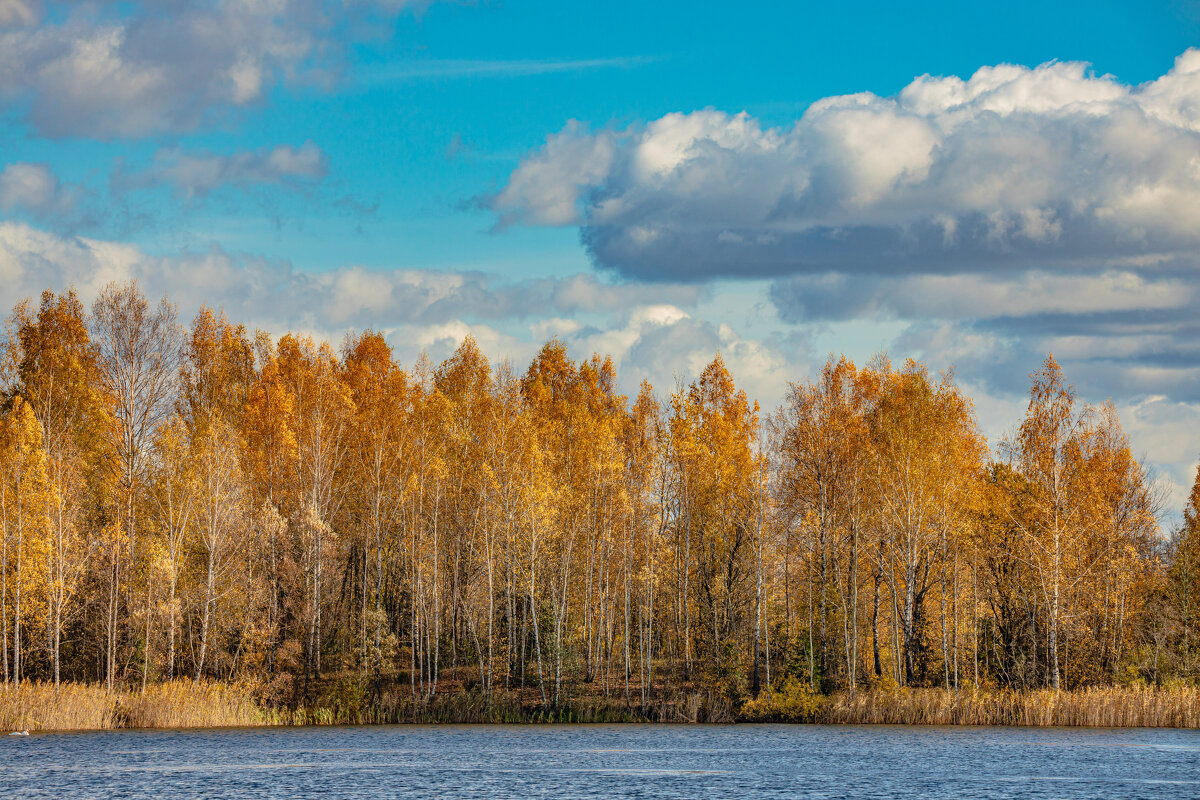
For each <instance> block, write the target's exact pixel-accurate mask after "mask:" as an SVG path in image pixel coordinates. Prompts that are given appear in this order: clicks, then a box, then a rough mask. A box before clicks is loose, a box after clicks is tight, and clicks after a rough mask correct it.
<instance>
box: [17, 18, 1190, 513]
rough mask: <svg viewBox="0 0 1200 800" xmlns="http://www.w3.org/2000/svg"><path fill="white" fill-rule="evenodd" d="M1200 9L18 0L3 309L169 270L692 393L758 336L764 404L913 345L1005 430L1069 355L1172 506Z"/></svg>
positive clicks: (404, 338)
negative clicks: (550, 339)
mask: <svg viewBox="0 0 1200 800" xmlns="http://www.w3.org/2000/svg"><path fill="white" fill-rule="evenodd" d="M1198 34H1200V4H1197V3H1194V2H1182V0H1180V1H1179V2H1174V1H1172V2H1161V3H1134V2H1095V3H1091V4H1088V5H1087V6H1086V8H1085V7H1083V6H1078V5H1075V4H1043V3H1036V4H1035V3H1018V2H1010V3H1007V4H1003V5H996V4H964V3H947V2H939V3H925V4H919V5H914V4H895V3H882V2H861V3H845V4H832V3H821V4H799V3H797V4H785V3H758V2H746V3H740V4H737V5H734V6H731V5H727V4H719V5H718V4H715V3H706V2H690V3H649V4H647V3H627V2H610V3H605V4H597V3H586V4H585V3H576V4H571V3H549V2H532V1H526V2H522V1H520V0H508V1H507V2H480V3H451V2H427V3H420V4H412V3H404V2H395V1H394V0H275V1H274V2H267V1H266V0H170V1H169V2H160V3H148V2H108V1H107V0H97V1H96V2H56V1H55V0H0V275H5V276H6V277H7V278H8V280H7V281H6V283H7V287H0V301H2V302H4V303H5V304H11V303H12V302H15V301H16V300H17V299H19V298H20V297H21V296H23V295H27V294H31V293H35V292H37V291H39V290H40V289H41V288H42V287H43V286H44V285H51V286H55V287H56V288H58V287H59V285H63V284H67V283H71V284H73V285H76V286H77V287H78V288H79V289H80V290H81V292H82V293H83V294H84V295H85V296H86V295H88V293H89V292H94V290H95V288H96V287H97V286H98V285H99V284H100V283H102V282H103V281H105V280H109V279H112V278H120V277H138V278H139V279H140V280H142V282H143V283H144V284H145V285H146V286H147V288H148V289H149V290H151V291H162V292H167V293H169V294H170V296H171V297H172V299H173V300H175V301H176V302H177V303H178V304H179V305H180V308H181V311H182V312H183V314H184V315H185V316H189V315H190V314H191V313H193V312H194V310H195V309H196V308H197V307H198V306H199V305H200V304H201V303H210V304H214V305H219V306H222V307H225V308H226V309H227V310H228V311H229V312H230V314H231V316H234V317H237V318H239V319H245V320H246V321H248V322H249V323H251V324H253V325H259V326H262V327H264V328H267V329H270V330H273V331H277V332H278V331H282V330H285V329H288V328H294V329H299V330H304V331H308V332H312V333H314V334H316V335H319V336H325V337H329V338H331V339H334V340H337V339H340V337H341V335H342V333H343V332H344V331H345V330H346V329H347V328H352V327H358V328H361V327H366V326H372V327H377V328H381V329H383V330H385V331H387V332H388V335H389V337H390V338H391V341H392V342H393V344H394V345H395V346H396V348H397V351H398V353H400V354H401V356H402V357H403V358H405V359H406V360H411V359H414V358H416V357H417V354H418V353H419V352H421V351H422V350H424V351H427V352H428V353H429V354H430V355H432V356H433V357H435V358H438V357H441V356H443V355H445V354H446V353H447V352H449V350H450V349H452V348H453V347H454V346H455V344H456V343H457V341H458V340H459V339H460V338H461V336H462V335H463V334H465V332H466V331H468V330H470V331H473V332H474V333H475V335H476V336H477V337H478V338H479V339H480V341H481V343H482V344H483V345H484V347H485V349H487V351H488V352H489V354H490V355H492V356H493V357H494V358H497V359H503V358H511V359H513V360H514V361H515V362H517V364H518V366H520V363H521V361H522V360H524V359H527V358H528V356H529V355H530V354H531V353H532V351H533V349H534V348H536V346H537V345H538V344H539V343H540V342H541V341H542V340H544V339H545V338H546V337H547V336H549V335H558V336H560V337H562V338H564V339H565V340H566V341H567V342H568V344H569V345H570V346H571V347H572V348H573V350H574V351H575V354H576V355H577V356H579V357H585V356H587V355H588V354H590V352H591V350H592V349H600V350H606V351H609V352H613V353H614V355H615V356H616V358H617V359H618V362H619V363H620V366H621V369H622V373H623V375H625V384H626V387H627V388H629V389H633V388H634V387H636V383H637V381H639V380H641V379H643V378H647V379H650V380H652V381H653V382H654V383H655V385H656V386H658V387H659V388H660V389H661V390H662V391H664V392H665V391H669V390H670V389H671V388H672V387H673V385H674V384H675V383H676V382H677V381H680V380H687V379H688V378H690V377H691V375H693V374H694V373H695V371H696V370H697V369H698V367H699V366H700V365H702V364H703V363H704V362H705V361H707V360H708V359H711V357H712V355H713V353H714V352H715V351H716V350H718V349H720V350H721V351H722V353H723V354H724V355H725V357H726V359H727V361H729V362H730V364H731V366H732V368H733V370H734V373H735V377H736V378H738V379H739V381H741V382H742V383H743V384H745V385H746V386H747V387H748V388H749V389H750V390H751V392H752V393H753V394H755V395H757V396H759V397H760V398H761V399H762V401H763V403H764V405H766V406H771V405H774V404H775V403H776V402H778V400H779V399H780V398H781V396H782V394H783V392H784V390H785V388H786V383H787V381H788V380H796V379H803V378H805V377H807V375H808V374H810V373H811V371H812V370H813V369H814V368H816V367H817V366H819V364H820V363H821V362H822V361H823V360H824V357H825V355H826V354H827V353H829V352H831V351H843V350H844V351H847V352H848V353H850V354H851V355H853V356H854V357H856V358H859V359H866V358H868V357H869V356H870V355H871V354H872V353H874V352H876V351H879V350H887V351H888V352H889V353H891V354H892V355H893V356H894V357H903V356H905V355H914V356H916V357H920V358H924V359H926V360H927V361H929V363H930V364H931V365H932V366H934V367H935V368H937V369H942V368H948V367H953V368H954V369H955V370H956V372H957V374H958V376H959V379H960V381H961V382H962V383H964V385H966V386H967V387H968V388H969V390H970V391H972V393H973V394H974V395H975V396H976V397H977V400H978V407H979V414H980V420H981V423H982V425H983V427H984V429H985V431H987V432H988V434H989V437H990V438H992V439H993V440H994V439H995V438H997V437H998V436H999V435H1001V434H1002V433H1003V432H1004V430H1005V429H1006V428H1007V427H1008V426H1010V425H1011V424H1012V423H1013V422H1014V421H1015V419H1016V417H1017V416H1018V415H1019V413H1020V411H1021V407H1022V393H1023V391H1024V384H1025V381H1026V376H1027V375H1028V373H1029V372H1030V371H1032V370H1033V369H1034V368H1035V367H1036V366H1037V362H1038V361H1039V360H1040V358H1042V357H1044V354H1045V352H1046V351H1048V350H1054V351H1055V352H1056V354H1058V355H1059V356H1060V358H1061V359H1062V360H1063V361H1064V363H1065V365H1066V368H1067V371H1068V377H1069V378H1071V379H1072V380H1074V381H1075V382H1076V383H1077V384H1078V386H1079V387H1080V390H1081V393H1082V394H1083V395H1084V396H1085V397H1086V398H1087V399H1089V400H1091V401H1093V402H1101V401H1104V400H1105V399H1107V398H1112V399H1113V400H1114V402H1116V403H1117V404H1118V406H1119V408H1120V409H1121V411H1122V415H1123V419H1124V421H1125V424H1126V427H1127V429H1128V430H1129V431H1130V432H1131V435H1132V437H1133V443H1134V447H1135V450H1137V451H1138V452H1140V453H1144V454H1145V455H1146V457H1147V459H1148V461H1149V462H1150V463H1151V464H1152V465H1153V466H1154V467H1155V468H1156V470H1157V471H1158V472H1159V474H1160V475H1161V476H1162V479H1163V481H1164V486H1166V487H1167V490H1168V491H1169V492H1170V493H1171V496H1172V502H1174V501H1176V500H1178V498H1179V496H1180V492H1181V491H1182V488H1183V487H1184V485H1185V484H1187V483H1188V482H1190V475H1191V473H1192V470H1194V467H1195V464H1196V456H1197V454H1200V439H1197V438H1196V437H1194V436H1193V435H1192V434H1193V432H1194V431H1195V430H1197V429H1200V426H1198V424H1197V423H1200V349H1198V348H1197V345H1195V344H1194V341H1195V340H1196V337H1195V334H1196V333H1197V331H1196V330H1195V329H1194V323H1192V322H1191V319H1190V318H1191V316H1193V315H1192V314H1191V311H1190V309H1191V308H1193V307H1194V306H1191V305H1190V303H1191V302H1192V299H1193V297H1195V298H1200V268H1198V265H1200V240H1198V238H1197V234H1194V233H1192V232H1191V231H1192V230H1193V228H1192V227H1191V219H1190V216H1189V214H1193V213H1196V212H1193V211H1190V210H1189V209H1190V208H1191V205H1192V200H1194V199H1195V200H1200V166H1198V165H1200V54H1196V53H1195V51H1192V50H1191V49H1190V48H1191V47H1192V46H1193V45H1196V44H1200V35H1198ZM1001 65H1014V68H1009V67H1004V66H1001ZM1084 65H1087V66H1084ZM1017 67H1019V69H1017ZM922 76H928V77H927V78H922ZM972 76H975V77H972ZM957 79H961V80H957ZM861 93H869V94H861ZM847 95H854V96H855V97H854V98H850V99H847V98H846V97H844V96H847ZM839 98H841V99H839ZM743 112H744V113H743ZM1181 431H1186V434H1181V433H1180V432H1181Z"/></svg>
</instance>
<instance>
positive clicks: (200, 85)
mask: <svg viewBox="0 0 1200 800" xmlns="http://www.w3.org/2000/svg"><path fill="white" fill-rule="evenodd" d="M43 5H45V6H46V7H47V8H50V9H54V10H55V12H56V13H54V14H44V13H42V12H43V8H42V6H43ZM164 5H165V6H166V7H163V6H164ZM409 5H414V4H412V3H397V2H367V1H366V0H364V2H344V3H343V2H333V3H328V2H324V0H173V2H171V3H169V4H159V3H154V2H149V0H142V1H141V2H138V1H137V0H135V1H134V2H132V3H113V2H98V3H76V2H65V1H64V2H53V1H52V2H47V3H45V4H42V3H36V2H32V0H0V26H3V25H7V26H9V28H8V29H7V30H0V100H7V101H8V102H9V103H11V104H13V105H15V106H16V107H18V108H22V109H25V110H26V111H27V117H28V120H29V122H30V123H31V124H32V125H33V127H34V128H35V129H36V130H37V131H38V132H39V133H41V134H42V135H45V136H51V137H64V136H86V137H91V138H100V139H108V138H119V137H130V136H134V137H136V136H145V135H149V134H153V133H158V132H174V131H188V130H192V129H194V128H196V127H197V126H199V125H201V124H202V123H204V122H206V121H210V120H211V119H212V118H213V117H214V115H215V116H217V117H220V116H221V115H223V114H225V113H227V112H228V111H229V110H230V109H237V108H245V107H248V106H252V105H254V104H256V103H261V102H263V101H264V99H265V98H266V97H267V95H268V94H269V92H270V90H271V89H273V88H274V87H276V86H279V85H288V84H299V83H329V82H330V81H332V80H334V79H336V76H337V73H338V72H339V70H340V69H341V68H342V54H343V42H344V41H346V40H348V39H354V38H358V37H360V36H362V35H370V33H369V31H370V30H372V28H374V27H375V26H372V25H369V24H366V25H360V24H358V23H361V22H363V21H364V18H370V17H378V16H380V15H382V16H384V17H388V16H391V15H393V14H395V13H396V12H397V11H399V10H400V8H401V7H404V6H409ZM416 5H420V4H419V3H418V4H416ZM39 19H40V20H43V21H42V23H41V24H39V25H35V24H33V23H35V22H36V21H37V20H39ZM13 26H17V27H13Z"/></svg>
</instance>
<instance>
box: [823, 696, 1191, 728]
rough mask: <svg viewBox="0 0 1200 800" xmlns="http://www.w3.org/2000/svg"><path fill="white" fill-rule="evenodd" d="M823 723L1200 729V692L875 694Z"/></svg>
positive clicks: (844, 705) (832, 705)
mask: <svg viewBox="0 0 1200 800" xmlns="http://www.w3.org/2000/svg"><path fill="white" fill-rule="evenodd" d="M821 719H822V721H823V722H828V723H835V724H887V725H1028V726H1087V727H1111V728H1200V688H1196V687H1191V686H1176V687H1167V688H1151V687H1140V688H1127V687H1095V688H1090V689H1079V690H1076V691H1061V692H1055V691H1051V690H1048V689H1043V690H1035V691H1025V692H1017V691H1012V690H970V689H964V690H960V691H957V692H955V691H952V690H947V689H876V690H869V691H864V692H857V693H856V694H855V695H854V696H853V697H851V696H850V695H848V694H844V693H843V694H837V695H834V696H833V697H832V698H830V699H829V700H828V702H827V704H826V706H825V708H824V709H823V713H822V715H821Z"/></svg>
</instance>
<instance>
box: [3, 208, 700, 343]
mask: <svg viewBox="0 0 1200 800" xmlns="http://www.w3.org/2000/svg"><path fill="white" fill-rule="evenodd" d="M130 278H136V279H137V280H138V281H139V282H140V283H141V284H142V286H143V287H144V291H146V292H147V294H150V295H162V294H166V295H168V296H169V297H171V298H172V299H174V300H176V301H177V302H181V303H182V304H183V310H184V311H185V312H186V313H191V312H193V311H195V309H196V308H197V307H198V306H199V304H200V303H207V304H209V305H212V306H219V307H223V308H225V309H226V310H227V311H228V313H229V314H230V315H231V316H232V317H234V318H236V319H239V320H243V321H246V322H247V323H249V324H252V325H260V326H262V327H264V328H267V329H269V330H281V329H285V328H288V327H300V328H304V329H308V330H321V331H327V332H338V333H339V334H340V332H341V331H343V330H345V329H346V328H350V327H357V328H365V327H376V328H390V327H395V326H398V325H404V324H419V325H426V326H428V325H439V324H446V323H450V322H453V321H456V320H458V321H465V322H467V323H471V322H486V321H489V320H521V319H529V318H533V317H542V316H551V315H554V314H559V315H573V314H604V313H613V312H618V311H621V310H623V309H625V308H628V307H630V306H634V305H637V304H639V303H642V304H644V303H653V302H656V301H657V302H664V303H672V304H678V305H681V306H688V305H694V304H695V302H696V301H697V299H698V298H699V297H700V295H701V290H700V289H698V288H697V287H695V286H689V285H682V286H670V285H661V286H657V287H654V288H651V289H647V288H646V287H641V286H636V285H627V284H608V283H602V282H601V281H599V280H597V279H596V278H595V277H594V276H592V275H574V276H568V277H552V278H534V279H528V280H521V281H511V280H506V279H504V278H503V277H500V276H495V275H488V274H486V273H482V272H442V271H438V270H420V269H393V270H380V269H367V268H364V267H358V266H346V267H342V268H340V269H335V270H330V271H326V272H309V271H306V270H302V269H299V268H297V267H295V266H293V265H292V264H291V263H289V262H286V261H273V260H268V259H263V258H260V257H256V256H251V255H244V254H236V253H230V252H228V251H226V250H224V249H221V248H219V247H216V246H214V247H213V248H211V249H210V250H208V251H207V252H201V253H188V254H182V255H178V256H171V257H164V256H153V255H150V254H147V253H145V252H144V251H142V250H141V249H139V248H138V247H135V246H133V245H129V244H124V243H120V242H112V241H103V240H98V239H89V238H84V237H78V236H63V235H59V234H55V233H50V232H47V231H43V230H39V229H37V228H33V227H31V226H29V225H24V224H20V223H14V222H0V287H2V288H0V303H3V304H5V305H7V306H11V305H12V304H13V303H15V302H16V301H17V300H19V299H21V298H22V297H26V296H36V295H37V294H39V293H40V292H41V291H42V290H43V289H45V288H48V287H49V288H63V287H66V286H74V287H76V289H77V290H78V291H79V292H80V294H81V295H82V296H83V297H84V298H85V299H89V298H91V297H93V296H94V295H95V294H96V293H97V292H98V291H99V289H100V288H101V287H102V286H104V285H105V284H107V283H109V282H110V281H114V280H128V279H130Z"/></svg>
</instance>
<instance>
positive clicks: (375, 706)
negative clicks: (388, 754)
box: [0, 678, 1200, 731]
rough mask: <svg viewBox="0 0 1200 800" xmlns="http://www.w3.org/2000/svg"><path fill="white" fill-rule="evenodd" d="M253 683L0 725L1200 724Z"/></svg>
mask: <svg viewBox="0 0 1200 800" xmlns="http://www.w3.org/2000/svg"><path fill="white" fill-rule="evenodd" d="M258 689H259V687H257V686H256V685H253V684H249V683H236V684H222V683H215V682H201V683H193V682H192V681H183V680H181V681H171V682H166V683H158V684H152V685H150V686H148V687H147V688H146V691H145V692H144V693H143V692H140V691H138V690H137V689H119V690H115V691H113V692H109V691H108V690H107V689H106V688H105V687H104V686H103V685H102V684H75V683H69V684H63V685H61V686H59V687H57V688H56V687H54V686H53V685H52V684H46V683H24V684H22V685H21V686H20V687H14V686H11V685H3V684H0V731H4V730H29V731H48V730H106V729H114V728H219V727H237V726H266V725H346V724H374V723H396V722H421V723H507V724H515V723H580V722H644V721H650V720H654V721H661V722H730V721H733V720H734V719H737V720H742V721H747V722H770V721H777V722H820V723H829V724H891V725H1026V726H1092V727H1172V728H1200V688H1197V687H1192V686H1174V687H1166V688H1153V687H1128V688H1126V687H1107V688H1092V689H1080V690H1077V691H1069V692H1068V691H1064V692H1053V691H1049V690H1037V691H1028V692H1016V691H1011V690H972V689H964V690H961V691H957V692H955V691H948V690H945V689H872V690H866V691H860V692H857V693H855V694H854V695H853V696H850V695H849V694H845V693H843V694H835V695H832V696H828V697H822V696H819V695H814V694H810V693H808V692H807V691H806V690H805V689H804V687H803V686H799V685H797V686H791V687H789V686H783V687H780V690H777V691H776V692H774V693H773V694H772V695H771V696H770V697H769V698H768V697H767V696H766V694H765V693H764V694H763V695H760V696H759V698H758V699H756V700H752V701H748V702H746V703H744V704H743V705H741V706H740V708H738V709H737V710H735V709H734V708H733V707H732V706H731V705H730V704H728V703H727V702H722V701H718V700H716V699H714V698H712V697H708V696H704V695H701V694H696V693H679V694H675V695H672V696H669V697H665V698H663V699H662V700H660V701H659V702H658V703H657V704H656V705H654V706H653V707H651V708H647V709H645V710H644V711H643V710H642V709H640V708H638V707H637V706H634V707H628V706H626V705H625V703H624V701H623V699H617V698H609V699H606V698H603V697H583V698H572V699H571V700H570V701H568V702H566V703H564V704H562V705H561V706H560V707H556V708H546V707H544V706H543V705H542V704H541V702H540V698H534V697H532V696H524V695H521V694H518V693H512V694H508V695H499V696H497V697H496V698H495V699H494V700H493V702H491V703H485V702H484V700H483V698H482V696H480V695H479V694H477V693H474V692H468V691H455V692H448V693H446V694H439V695H438V696H437V697H435V698H434V699H433V700H431V701H429V702H428V703H415V704H414V703H413V702H412V700H411V698H410V696H409V693H408V691H407V689H406V688H405V687H392V688H386V689H383V690H382V691H380V692H378V693H374V692H368V691H367V690H366V688H365V687H364V686H362V685H361V684H359V683H357V682H356V681H354V680H352V679H347V678H342V679H335V680H333V681H330V682H329V683H328V684H326V685H325V686H324V688H323V691H321V692H320V693H319V694H317V696H316V699H315V700H314V701H312V702H311V703H309V704H306V705H301V706H297V707H290V708H287V707H275V706H272V705H270V704H268V703H264V702H263V701H262V700H261V699H259V692H258Z"/></svg>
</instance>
